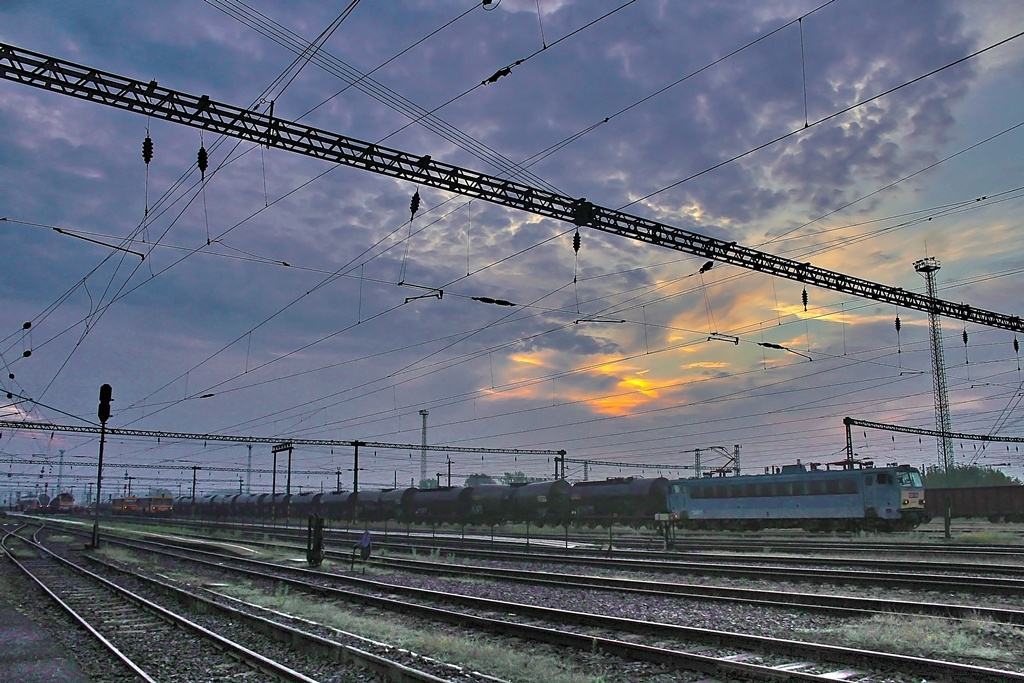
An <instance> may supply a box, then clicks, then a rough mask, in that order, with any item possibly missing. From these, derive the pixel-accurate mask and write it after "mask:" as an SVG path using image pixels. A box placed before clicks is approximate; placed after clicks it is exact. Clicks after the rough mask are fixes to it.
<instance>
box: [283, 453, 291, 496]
mask: <svg viewBox="0 0 1024 683" xmlns="http://www.w3.org/2000/svg"><path fill="white" fill-rule="evenodd" d="M284 492H285V494H286V495H289V496H290V495H291V494H292V448H291V446H289V447H288V482H287V483H286V484H285V488H284Z"/></svg>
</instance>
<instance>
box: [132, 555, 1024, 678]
mask: <svg viewBox="0 0 1024 683" xmlns="http://www.w3.org/2000/svg"><path fill="white" fill-rule="evenodd" d="M130 543H133V544H134V542H130ZM146 548H147V550H146V552H160V553H164V554H167V555H168V556H173V557H177V558H179V559H180V560H181V561H186V562H190V563H200V564H202V565H204V566H206V567H208V568H209V569H210V570H211V571H218V572H219V571H230V572H232V573H233V574H237V575H239V576H246V577H249V578H250V579H253V580H261V581H267V582H271V583H276V584H284V585H287V586H288V587H289V588H290V589H292V590H301V591H305V592H308V593H310V594H313V595H317V596H320V597H322V598H328V599H331V600H337V601H342V602H345V603H357V604H361V605H364V606H367V607H372V608H374V609H379V610H384V611H387V612H394V613H399V614H403V615H412V614H415V615H417V616H419V617H421V618H424V619H429V620H433V621H442V622H447V623H454V624H460V625H463V626H467V625H469V626H472V627H473V628H475V629H480V630H483V631H487V632H491V633H500V634H505V635H511V636H515V637H518V638H524V639H529V640H540V641H543V642H548V643H555V644H558V645H561V646H571V647H574V648H577V649H581V650H584V651H585V650H590V651H595V650H599V651H601V652H604V653H610V654H614V655H615V656H617V657H621V658H623V659H626V660H630V661H646V662H655V663H658V664H661V665H663V666H668V667H672V668H676V669H680V670H686V671H698V672H702V673H705V674H710V675H713V676H716V677H723V678H724V679H727V680H735V679H736V678H751V679H754V680H816V681H823V680H833V681H834V680H895V681H903V680H921V677H922V676H925V677H928V679H929V680H950V681H959V680H971V681H1010V680H1024V674H1020V673H1014V672H1011V671H1006V670H999V669H990V668H986V667H979V666H971V665H965V664H957V663H952V662H943V661H938V660H932V659H926V658H920V657H909V656H904V655H894V654H886V653H881V652H871V651H865V650H858V649H851V648H842V647H836V646H830V645H822V644H819V643H809V642H801V641H793V640H787V639H779V638H766V637H763V636H751V635H746V634H741V633H732V632H722V631H716V630H711V629H698V628H692V627H685V626H675V625H672V624H666V623H655V622H650V621H641V620H636V619H628V618H622V617H612V616H603V615H599V614H593V613H583V612H575V611H570V610H557V609H551V608H548V607H544V606H540V605H530V604H522V603H518V602H508V601H504V600H491V599H486V598H478V597H475V596H467V595H456V594H451V593H445V594H439V593H437V592H435V591H426V590H422V589H417V588H410V587H405V586H398V585H396V584H392V583H381V582H376V581H370V580H368V579H363V578H358V577H354V576H339V575H337V574H328V573H323V572H317V571H312V570H308V569H301V568H295V567H283V566H280V565H275V564H270V563H265V562H258V561H254V560H241V559H238V558H234V557H229V556H226V555H220V554H217V553H212V554H211V553H199V552H196V551H194V550H191V549H189V550H185V549H174V550H171V549H162V550H159V551H158V550H155V549H154V547H153V545H151V544H146ZM201 555H205V557H200V556H201ZM339 584H343V585H345V586H347V587H346V588H339V587H338V585H339ZM395 596H401V597H402V599H399V598H397V597H395ZM438 603H441V604H442V605H444V606H439V605H438ZM453 606H454V607H457V608H458V609H454V608H453ZM510 617H511V618H510ZM652 638H653V639H654V641H655V642H657V646H652V645H649V644H646V643H650V642H651V640H652ZM914 677H916V678H914Z"/></svg>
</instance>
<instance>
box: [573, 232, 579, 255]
mask: <svg viewBox="0 0 1024 683" xmlns="http://www.w3.org/2000/svg"><path fill="white" fill-rule="evenodd" d="M572 250H573V251H574V252H576V253H577V254H578V253H580V231H579V228H577V229H576V234H575V235H573V236H572Z"/></svg>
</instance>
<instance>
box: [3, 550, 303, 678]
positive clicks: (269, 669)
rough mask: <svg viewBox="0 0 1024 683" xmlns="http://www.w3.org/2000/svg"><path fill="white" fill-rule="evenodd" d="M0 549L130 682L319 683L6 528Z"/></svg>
mask: <svg viewBox="0 0 1024 683" xmlns="http://www.w3.org/2000/svg"><path fill="white" fill-rule="evenodd" d="M37 533H38V532H37ZM3 546H4V549H5V551H6V552H7V555H8V557H9V558H10V559H11V561H12V562H13V563H14V564H15V565H16V566H17V567H18V568H19V569H20V570H21V571H22V572H23V573H24V574H25V576H26V577H28V578H29V579H30V580H31V581H32V582H33V583H35V584H36V585H37V586H39V588H40V589H41V590H42V591H43V592H44V593H45V594H46V595H48V596H49V597H50V599H51V600H52V601H53V603H54V605H55V606H57V607H58V608H60V609H61V610H63V611H64V612H66V613H67V614H68V615H70V616H71V618H72V619H74V620H75V621H76V622H77V623H78V624H79V625H80V626H81V627H82V628H84V629H86V630H87V631H88V632H89V633H91V634H92V635H93V636H94V637H95V638H96V639H97V640H99V641H100V642H101V643H103V645H104V646H105V647H106V648H107V649H108V650H109V651H110V653H111V656H112V657H114V658H116V660H117V661H118V662H119V663H120V666H121V667H123V668H124V669H126V671H127V672H128V673H126V676H130V677H131V679H134V680H140V681H147V682H150V683H158V682H163V681H170V682H173V681H182V682H185V681H192V682H194V681H205V680H208V681H218V680H226V679H230V678H235V677H238V678H242V677H244V678H245V679H246V680H249V681H253V680H266V681H294V682H296V683H316V681H315V679H312V678H309V677H308V676H304V675H302V674H301V673H299V672H297V671H294V670H293V669H291V668H289V667H287V666H284V665H283V664H280V663H279V662H276V661H274V660H271V659H269V658H267V657H264V656H262V655H260V654H259V653H257V652H254V651H252V650H249V649H247V648H245V647H243V646H241V645H239V644H237V643H235V642H233V641H231V640H229V639H227V638H224V637H223V636H220V635H218V634H216V633H214V632H212V631H210V630H208V629H206V628H203V627H202V626H200V625H199V624H196V623H194V622H192V621H190V620H189V619H187V618H186V617H184V616H182V615H180V614H178V613H175V612H173V611H171V610H169V609H166V608H165V607H162V606H160V605H157V604H156V603H154V602H152V601H150V600H148V599H146V598H144V597H142V596H141V595H138V594H136V593H132V592H131V591H128V590H126V589H124V588H122V587H120V586H118V585H117V584H115V583H113V582H111V581H109V580H107V579H105V578H103V577H101V576H99V575H97V574H94V573H92V572H90V571H88V570H86V569H85V568H84V567H81V566H79V565H78V564H76V563H74V562H71V561H70V560H68V559H66V558H63V557H61V556H59V555H57V554H56V553H54V552H52V551H50V550H49V549H47V548H45V547H44V546H43V545H41V544H40V543H39V542H37V540H34V539H30V538H26V537H25V536H24V535H21V534H18V533H8V534H6V535H5V537H4V539H3Z"/></svg>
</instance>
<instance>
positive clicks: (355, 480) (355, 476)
mask: <svg viewBox="0 0 1024 683" xmlns="http://www.w3.org/2000/svg"><path fill="white" fill-rule="evenodd" d="M360 443H361V442H359V441H353V442H352V446H353V447H354V448H355V455H354V457H353V459H352V491H353V492H354V493H355V492H358V491H359V444H360Z"/></svg>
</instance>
